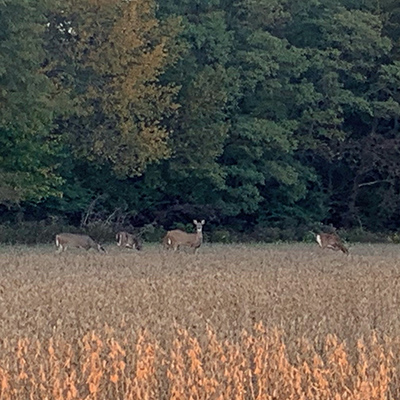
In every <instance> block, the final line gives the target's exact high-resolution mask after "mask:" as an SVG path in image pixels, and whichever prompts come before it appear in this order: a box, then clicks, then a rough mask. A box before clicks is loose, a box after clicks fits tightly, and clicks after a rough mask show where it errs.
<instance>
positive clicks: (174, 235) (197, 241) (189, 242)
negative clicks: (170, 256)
mask: <svg viewBox="0 0 400 400" xmlns="http://www.w3.org/2000/svg"><path fill="white" fill-rule="evenodd" d="M193 224H194V225H195V227H196V233H187V232H184V231H181V230H180V229H175V230H172V231H168V232H167V234H166V235H165V236H164V239H163V245H164V248H166V249H169V248H172V249H173V250H174V251H177V250H178V249H179V248H180V246H187V247H190V248H193V249H194V253H195V254H196V253H197V250H198V249H199V247H200V246H201V244H202V243H203V225H204V224H205V221H204V219H203V220H202V221H200V222H197V220H195V219H194V220H193Z"/></svg>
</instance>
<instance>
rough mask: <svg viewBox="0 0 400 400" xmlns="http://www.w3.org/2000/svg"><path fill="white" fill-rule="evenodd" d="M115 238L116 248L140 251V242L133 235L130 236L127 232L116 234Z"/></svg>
mask: <svg viewBox="0 0 400 400" xmlns="http://www.w3.org/2000/svg"><path fill="white" fill-rule="evenodd" d="M115 238H116V239H117V246H121V247H128V248H130V249H136V250H142V242H141V240H140V239H139V238H138V237H137V236H135V235H132V234H130V233H128V232H118V233H117V235H116V236H115Z"/></svg>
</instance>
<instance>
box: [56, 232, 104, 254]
mask: <svg viewBox="0 0 400 400" xmlns="http://www.w3.org/2000/svg"><path fill="white" fill-rule="evenodd" d="M56 246H57V248H58V252H59V253H60V252H63V251H65V250H67V248H68V247H77V248H81V249H85V250H90V249H95V250H97V251H98V252H99V253H107V251H106V250H105V249H104V247H102V246H101V245H100V244H98V243H96V242H95V241H94V240H93V239H92V238H91V237H90V236H88V235H80V234H76V233H59V234H58V235H56Z"/></svg>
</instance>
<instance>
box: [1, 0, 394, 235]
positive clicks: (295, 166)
mask: <svg viewBox="0 0 400 400" xmlns="http://www.w3.org/2000/svg"><path fill="white" fill-rule="evenodd" d="M0 49H1V50H0V102H1V105H2V107H1V108H0V145H1V146H0V207H1V209H2V211H3V214H2V215H3V217H2V218H3V222H5V221H11V222H12V221H14V220H15V219H16V218H17V220H18V221H21V220H24V219H25V220H46V219H47V220H49V221H50V220H51V221H53V222H54V221H61V220H63V222H64V223H71V224H75V225H77V224H88V223H90V222H93V221H107V223H108V224H110V225H120V226H121V225H127V226H129V225H131V226H136V227H140V226H145V225H146V224H147V226H150V225H149V224H151V223H154V224H158V225H162V226H164V227H166V228H169V227H171V226H174V225H175V224H176V223H178V222H181V223H190V221H191V219H192V218H204V219H206V220H207V221H208V223H209V225H208V226H210V228H209V229H210V230H214V231H215V230H217V229H219V232H220V234H221V235H222V236H224V234H223V232H225V231H224V229H225V230H226V229H228V230H229V229H231V230H235V231H237V232H253V233H254V234H255V237H257V238H259V239H262V238H263V234H265V235H266V234H267V232H269V234H270V233H271V229H281V230H284V229H288V228H290V229H293V230H296V229H299V230H300V231H302V232H306V231H308V230H309V229H312V228H313V227H314V228H315V226H316V225H317V224H319V223H324V224H332V225H334V226H336V227H344V228H355V227H357V228H362V229H367V230H371V231H386V230H396V229H398V228H399V225H400V131H399V129H400V120H399V118H400V91H399V88H400V5H398V3H397V2H396V1H394V0H382V1H380V2H376V1H372V0H363V1H361V0H328V1H319V0H304V1H302V2H298V1H294V0H165V1H162V2H161V1H159V3H158V4H157V2H156V1H155V2H152V1H147V0H135V1H130V2H126V1H123V0H112V1H111V0H108V1H106V0H98V1H94V0H84V1H77V0H67V1H64V2H59V1H58V0H35V1H33V0H13V1H9V0H3V1H0ZM154 224H153V225H154ZM221 232H222V233H221Z"/></svg>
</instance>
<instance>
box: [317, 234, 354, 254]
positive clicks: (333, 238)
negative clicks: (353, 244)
mask: <svg viewBox="0 0 400 400" xmlns="http://www.w3.org/2000/svg"><path fill="white" fill-rule="evenodd" d="M315 238H316V240H317V242H318V244H319V246H320V247H321V248H322V249H332V250H335V251H336V250H340V251H343V253H345V254H349V250H348V249H347V248H346V247H345V246H344V245H343V243H342V241H341V240H340V237H339V236H338V235H336V234H335V233H318V234H317V235H316V236H315Z"/></svg>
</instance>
